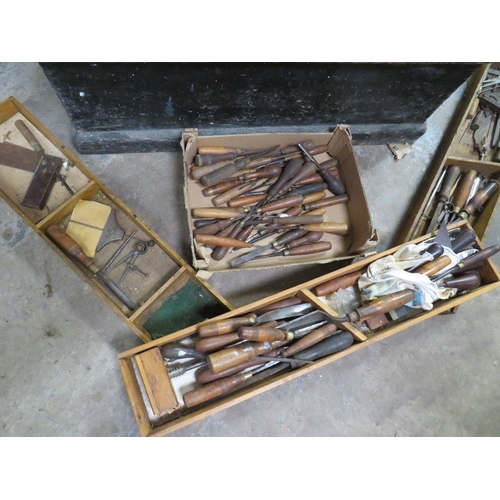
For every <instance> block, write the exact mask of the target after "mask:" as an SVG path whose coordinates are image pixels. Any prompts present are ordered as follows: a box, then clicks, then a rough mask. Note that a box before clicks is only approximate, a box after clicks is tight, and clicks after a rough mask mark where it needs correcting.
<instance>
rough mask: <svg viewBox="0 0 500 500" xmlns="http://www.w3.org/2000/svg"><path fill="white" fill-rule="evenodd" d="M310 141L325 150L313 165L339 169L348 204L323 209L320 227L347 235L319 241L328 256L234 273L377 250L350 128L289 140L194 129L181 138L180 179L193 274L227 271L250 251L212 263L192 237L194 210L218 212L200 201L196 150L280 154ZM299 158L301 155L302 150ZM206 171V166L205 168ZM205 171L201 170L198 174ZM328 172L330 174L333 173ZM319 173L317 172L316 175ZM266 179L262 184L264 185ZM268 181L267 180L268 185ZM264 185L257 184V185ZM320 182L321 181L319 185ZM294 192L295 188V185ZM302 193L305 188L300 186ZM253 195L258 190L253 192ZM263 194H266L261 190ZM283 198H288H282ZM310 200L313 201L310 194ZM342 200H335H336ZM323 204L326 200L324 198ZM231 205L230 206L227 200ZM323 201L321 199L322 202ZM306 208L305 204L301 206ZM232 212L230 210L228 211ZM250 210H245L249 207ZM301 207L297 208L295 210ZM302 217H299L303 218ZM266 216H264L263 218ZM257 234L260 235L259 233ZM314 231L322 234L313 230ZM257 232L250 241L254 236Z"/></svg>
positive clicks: (275, 260)
mask: <svg viewBox="0 0 500 500" xmlns="http://www.w3.org/2000/svg"><path fill="white" fill-rule="evenodd" d="M308 140H310V141H313V142H314V145H315V146H327V149H326V151H325V152H323V153H318V154H317V155H313V156H314V159H315V160H316V161H317V162H319V163H322V162H327V161H332V160H333V161H336V162H337V166H336V167H334V169H333V170H335V171H336V173H337V174H338V178H339V179H340V180H341V182H342V183H343V185H344V186H345V193H346V195H347V197H348V200H347V202H343V203H340V204H337V205H333V206H327V207H326V208H324V209H323V210H322V212H323V214H322V217H323V222H325V223H337V224H342V225H347V226H348V234H347V235H343V234H331V233H328V232H326V231H325V232H324V233H323V235H322V237H321V240H320V241H321V242H325V243H330V244H331V247H330V249H329V250H326V251H323V252H321V253H315V254H308V255H292V256H283V255H278V256H275V257H270V258H265V259H263V260H260V258H259V259H256V260H250V261H248V262H246V263H244V264H243V265H241V266H239V267H237V269H240V270H245V269H263V268H268V267H278V266H286V265H294V264H319V263H327V262H332V261H341V260H348V259H350V260H352V259H353V258H354V257H356V256H359V255H362V254H363V253H364V252H365V251H367V250H369V249H371V248H373V247H374V246H376V245H377V244H378V235H377V231H376V229H375V228H373V224H372V220H371V214H370V210H369V207H368V204H367V201H366V196H365V193H364V189H363V186H362V184H361V180H360V175H359V170H358V167H357V164H356V159H355V157H354V153H353V149H352V143H351V135H350V130H349V127H347V126H346V125H339V126H337V127H335V129H334V130H333V132H332V133H317V134H312V133H309V134H306V133H289V134H271V133H270V134H234V135H221V136H217V135H213V136H207V135H202V134H200V133H199V131H198V130H197V129H192V130H186V132H185V133H184V134H183V136H182V142H181V146H182V150H183V162H184V179H185V181H184V182H185V204H186V211H187V213H188V222H189V226H190V229H191V235H192V239H191V249H192V253H193V267H194V268H195V269H203V270H206V271H208V272H217V271H231V270H232V267H231V265H230V262H231V261H232V260H233V259H235V258H237V257H239V256H241V255H243V254H245V253H247V252H249V251H250V250H252V249H251V248H244V249H241V248H234V249H232V251H231V253H227V254H226V255H225V256H224V257H223V258H222V259H220V260H219V259H215V258H213V255H212V254H213V252H212V251H211V250H208V247H207V246H206V245H204V244H200V243H199V242H198V241H196V238H195V237H193V233H194V231H195V225H194V224H195V217H193V210H194V209H201V208H207V207H208V208H216V207H215V206H214V205H213V201H214V199H215V196H207V195H204V188H205V186H204V185H203V184H202V182H201V181H200V179H198V178H197V177H194V175H195V174H196V173H197V172H199V170H198V169H197V168H196V165H195V157H196V155H197V152H198V148H200V147H213V146H223V147H230V148H244V149H247V150H257V149H266V148H271V147H273V146H276V145H279V149H280V150H281V149H283V148H287V147H290V146H292V147H293V146H294V145H296V144H297V143H299V142H303V141H308ZM298 151H299V155H300V150H298ZM228 163H231V162H230V161H222V162H220V163H218V164H216V165H218V167H221V166H224V165H227V164H228ZM209 167H210V165H209ZM204 168H207V167H201V170H203V169H204ZM333 170H332V171H333ZM244 172H245V170H240V171H238V172H237V173H236V174H234V175H233V176H232V177H231V178H232V179H234V178H237V177H238V176H241V174H243V173H244ZM316 173H317V172H316ZM265 180H266V179H264V181H265ZM270 180H271V179H270ZM260 181H262V179H257V182H260ZM319 182H320V181H319ZM295 187H298V185H296V186H295ZM302 187H306V186H302ZM256 189H257V190H258V189H259V188H256ZM262 189H264V188H262ZM319 194H320V195H321V194H323V196H324V197H327V198H328V199H331V198H334V195H333V194H332V192H331V191H330V190H328V189H326V190H325V191H323V192H322V193H319ZM284 196H288V195H287V194H285V195H284ZM311 196H313V197H314V196H315V195H314V194H312V195H311ZM340 197H341V196H338V198H340ZM323 199H324V198H323ZM231 201H234V200H231ZM320 201H321V199H320ZM304 203H305V202H304ZM229 206H230V205H229ZM251 206H252V205H249V206H248V207H247V208H249V207H251ZM299 207H300V203H299V204H298V206H297V207H295V206H294V207H292V208H299ZM217 208H225V209H227V208H228V203H224V204H223V205H220V206H219V205H217ZM284 212H286V210H285V209H282V210H276V211H271V212H269V215H270V214H272V215H278V214H280V213H281V214H282V213H284ZM306 214H307V212H306V211H305V210H304V212H303V213H302V214H300V215H306ZM266 215H267V214H266ZM259 229H261V228H260V227H259ZM314 231H318V232H319V231H321V230H320V229H316V230H314ZM256 232H257V229H255V230H254V232H252V233H251V234H250V235H251V236H252V235H255V234H256ZM276 237H277V234H273V235H272V236H269V237H267V238H265V239H262V240H260V241H258V242H257V243H256V245H258V246H265V245H267V244H269V243H270V242H271V241H273V239H276Z"/></svg>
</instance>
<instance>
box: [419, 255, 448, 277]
mask: <svg viewBox="0 0 500 500" xmlns="http://www.w3.org/2000/svg"><path fill="white" fill-rule="evenodd" d="M450 264H451V259H450V257H448V255H441V256H440V257H437V258H435V259H434V260H431V261H430V262H427V263H426V264H423V265H422V266H419V267H418V268H417V270H416V271H415V272H416V274H423V275H424V276H433V275H434V274H436V273H438V272H439V271H441V270H442V269H444V268H445V267H446V266H449V265H450Z"/></svg>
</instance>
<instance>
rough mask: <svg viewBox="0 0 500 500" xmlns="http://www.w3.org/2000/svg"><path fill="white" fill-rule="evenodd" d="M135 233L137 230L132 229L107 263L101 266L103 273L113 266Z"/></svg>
mask: <svg viewBox="0 0 500 500" xmlns="http://www.w3.org/2000/svg"><path fill="white" fill-rule="evenodd" d="M134 234H135V230H134V231H132V232H131V233H130V234H129V235H128V236H127V237H126V238H125V240H124V241H123V243H122V244H121V245H120V246H119V247H118V248H117V249H116V250H115V251H114V252H113V255H111V257H110V258H109V259H108V261H107V262H106V264H104V266H103V267H102V268H101V272H102V274H106V273H107V271H108V269H109V268H110V267H111V265H112V264H113V262H114V261H115V260H116V259H117V258H118V256H119V255H120V254H121V253H122V251H123V249H124V248H125V247H126V246H127V244H128V242H129V241H130V240H131V239H132V237H133V236H134Z"/></svg>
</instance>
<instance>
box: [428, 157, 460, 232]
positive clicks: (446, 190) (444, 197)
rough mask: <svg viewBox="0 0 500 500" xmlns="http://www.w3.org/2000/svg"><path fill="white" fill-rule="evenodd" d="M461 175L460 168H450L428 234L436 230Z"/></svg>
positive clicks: (438, 196)
mask: <svg viewBox="0 0 500 500" xmlns="http://www.w3.org/2000/svg"><path fill="white" fill-rule="evenodd" d="M459 175H460V167H458V166H457V165H452V166H450V167H448V169H447V171H446V175H445V176H444V179H443V183H442V184H441V188H440V190H439V191H438V193H437V196H436V200H437V206H436V209H435V210H434V215H433V216H432V219H431V222H430V223H429V227H428V228H427V232H429V233H431V232H433V231H435V230H436V228H437V226H438V220H439V218H440V217H442V213H443V209H444V206H445V204H446V203H448V202H449V199H450V194H451V191H452V189H453V186H454V185H455V183H456V181H457V179H458V176H459Z"/></svg>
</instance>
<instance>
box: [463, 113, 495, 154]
mask: <svg viewBox="0 0 500 500" xmlns="http://www.w3.org/2000/svg"><path fill="white" fill-rule="evenodd" d="M493 114H494V113H493V111H492V110H491V109H490V108H487V107H485V106H482V105H480V106H479V109H478V111H477V114H476V117H475V118H474V120H473V121H472V123H471V125H470V127H469V128H470V129H471V130H472V131H473V133H472V140H473V141H474V151H475V152H476V153H477V154H478V156H479V160H481V161H482V160H483V158H484V157H485V156H486V154H487V153H488V150H489V144H487V139H488V135H489V129H490V127H491V124H492V118H493Z"/></svg>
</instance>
